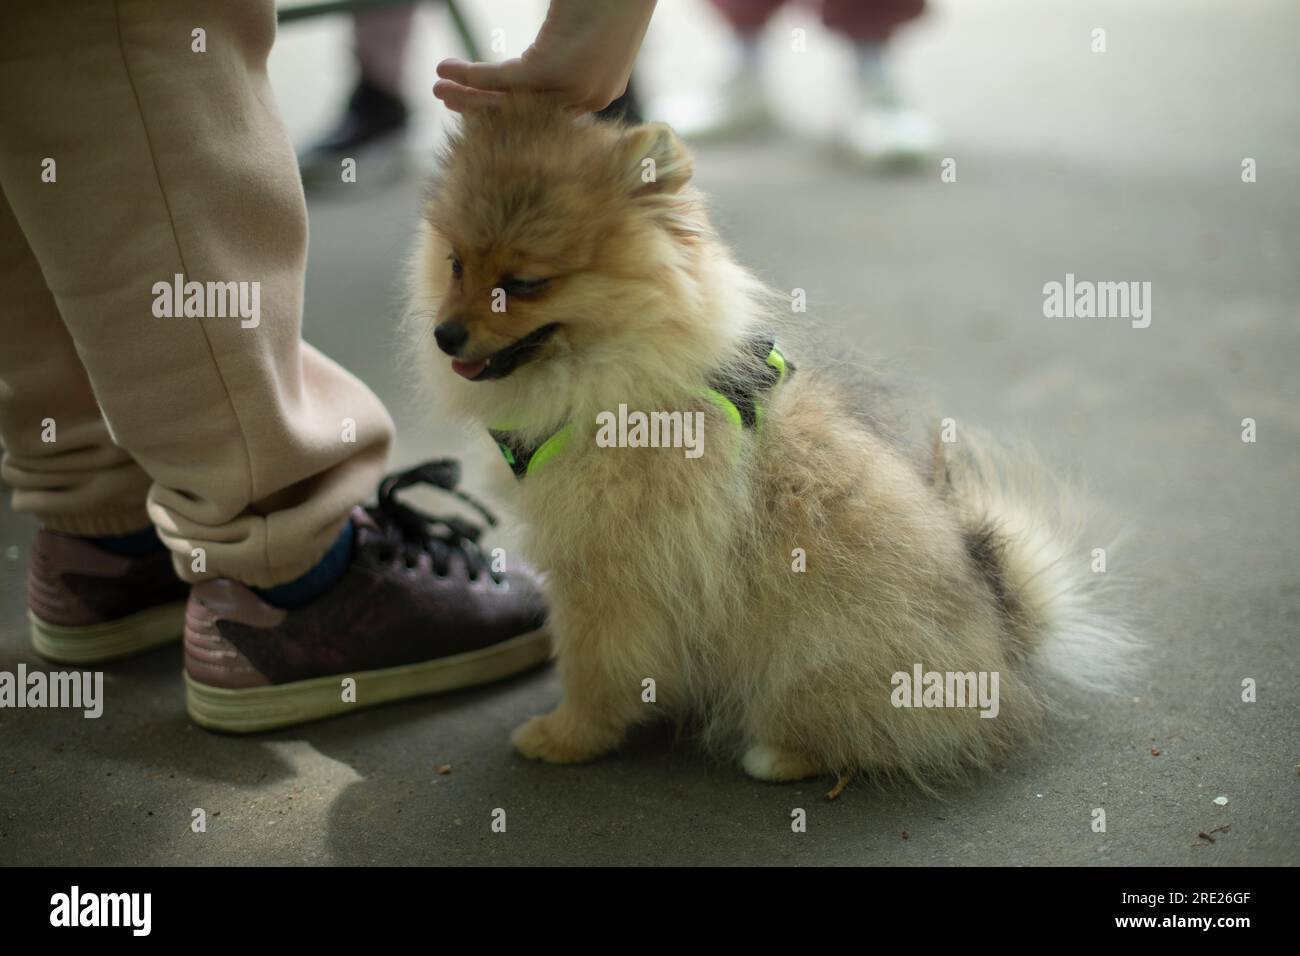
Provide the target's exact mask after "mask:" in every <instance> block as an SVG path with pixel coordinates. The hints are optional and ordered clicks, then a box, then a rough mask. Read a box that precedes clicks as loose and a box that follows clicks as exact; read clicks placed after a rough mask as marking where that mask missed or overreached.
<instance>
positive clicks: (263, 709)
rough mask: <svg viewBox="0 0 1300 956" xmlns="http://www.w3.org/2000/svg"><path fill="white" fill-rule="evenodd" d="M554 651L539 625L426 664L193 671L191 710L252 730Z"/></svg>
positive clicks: (193, 715)
mask: <svg viewBox="0 0 1300 956" xmlns="http://www.w3.org/2000/svg"><path fill="white" fill-rule="evenodd" d="M550 655H551V641H550V636H549V634H548V633H547V632H546V631H545V630H537V631H531V632H530V633H528V634H521V635H519V636H518V637H513V638H511V639H510V640H508V641H502V642H501V643H500V644H493V645H492V646H490V647H485V648H483V649H481V650H477V651H467V652H466V653H464V654H455V655H452V656H451V657H441V658H438V659H437V660H432V661H421V662H420V663H418V664H403V665H401V666H399V667H388V668H384V669H382V670H374V671H361V672H360V673H357V674H331V675H329V676H328V677H314V678H311V679H310V680H301V681H294V682H293V683H290V684H272V685H269V686H266V687H249V688H246V689H243V690H231V689H229V688H224V687H212V686H211V685H208V684H203V683H200V682H199V681H196V680H195V679H194V678H192V677H190V675H189V674H185V709H186V711H187V712H188V713H189V715H190V719H191V720H193V721H194V722H195V723H196V724H198V725H199V726H200V727H206V728H207V729H208V730H220V731H224V732H226V733H231V734H252V733H257V732H259V731H263V730H275V729H277V728H279V727H291V726H293V725H295V724H305V723H308V722H309V721H313V720H321V719H323V718H326V717H336V716H338V715H340V714H350V713H353V712H355V711H357V710H360V709H363V708H366V707H377V706H378V705H380V704H388V703H392V702H393V701H397V700H407V699H410V698H413V697H424V696H427V695H429V694H438V693H442V692H445V691H451V690H459V689H461V688H465V687H474V686H476V685H478V684H488V683H491V682H492V681H497V680H502V679H503V678H506V677H511V676H513V675H515V674H518V673H521V672H522V671H526V670H529V669H530V668H533V667H536V666H538V665H539V664H542V663H544V662H545V661H546V660H547V659H548V658H549V657H550ZM349 677H350V678H352V679H354V680H355V681H356V687H355V690H354V691H353V692H350V693H349V696H350V697H352V698H353V700H352V701H346V700H344V699H343V698H344V694H343V680H344V679H345V678H349Z"/></svg>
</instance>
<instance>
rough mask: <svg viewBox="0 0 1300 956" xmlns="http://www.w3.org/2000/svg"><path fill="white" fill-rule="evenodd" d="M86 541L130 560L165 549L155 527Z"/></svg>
mask: <svg viewBox="0 0 1300 956" xmlns="http://www.w3.org/2000/svg"><path fill="white" fill-rule="evenodd" d="M83 537H85V536H83ZM85 540H87V541H89V542H90V543H91V544H93V545H95V546H96V547H100V548H103V549H104V550H105V551H111V552H112V553H113V554H120V555H123V556H125V557H128V558H138V557H141V556H143V555H146V554H153V553H154V552H155V551H161V550H162V549H163V547H165V545H164V544H163V543H162V538H160V537H158V532H157V531H156V530H154V526H153V525H150V526H149V527H147V528H145V529H144V530H143V531H133V532H131V533H130V534H114V535H109V536H107V537H103V538H91V537H86V538H85Z"/></svg>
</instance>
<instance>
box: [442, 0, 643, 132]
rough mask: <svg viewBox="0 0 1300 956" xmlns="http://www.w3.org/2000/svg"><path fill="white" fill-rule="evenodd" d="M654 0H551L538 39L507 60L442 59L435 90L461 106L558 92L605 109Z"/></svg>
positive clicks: (580, 106) (628, 69)
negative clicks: (522, 94) (523, 93)
mask: <svg viewBox="0 0 1300 956" xmlns="http://www.w3.org/2000/svg"><path fill="white" fill-rule="evenodd" d="M654 8H655V0H617V2H614V0H551V5H550V8H549V9H548V10H547V11H546V21H545V22H544V23H543V24H542V28H541V30H539V31H538V33H537V38H536V39H535V40H533V42H532V44H531V45H530V46H529V47H528V49H527V50H525V51H524V52H523V55H522V56H519V57H516V58H515V59H512V60H506V61H504V62H502V63H466V62H465V61H464V60H455V59H452V60H443V61H442V62H441V63H439V64H438V76H439V77H441V79H439V80H438V82H437V83H435V84H434V86H433V93H434V95H435V96H437V97H438V99H440V100H442V101H443V102H444V103H446V104H447V106H448V107H449V108H450V109H453V110H455V111H456V112H458V113H459V112H461V111H463V110H467V109H475V108H477V107H482V106H486V105H490V104H491V103H493V102H494V101H495V100H497V99H499V98H500V97H502V96H505V95H507V94H508V93H510V92H515V91H530V90H531V91H536V92H544V93H553V94H555V95H556V96H557V97H559V98H560V100H562V101H563V102H564V103H566V104H567V105H569V106H571V107H573V108H574V109H576V110H580V111H582V112H595V111H597V110H601V109H604V108H605V107H606V106H608V105H609V104H610V103H612V102H613V101H614V100H616V99H618V97H620V96H622V95H623V91H624V90H626V89H627V81H628V77H629V76H631V75H632V64H633V63H634V62H635V61H636V54H637V51H638V50H639V49H640V48H641V41H642V39H644V37H645V31H646V27H647V26H649V24H650V15H651V14H652V13H654Z"/></svg>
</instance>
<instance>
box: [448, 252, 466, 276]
mask: <svg viewBox="0 0 1300 956" xmlns="http://www.w3.org/2000/svg"><path fill="white" fill-rule="evenodd" d="M447 258H448V259H450V260H451V274H452V277H453V278H455V279H459V278H460V276H461V273H462V272H464V271H465V269H464V267H463V266H461V264H460V260H459V259H457V258H456V257H455V256H448V257H447Z"/></svg>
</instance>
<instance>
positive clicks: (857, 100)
mask: <svg viewBox="0 0 1300 956" xmlns="http://www.w3.org/2000/svg"><path fill="white" fill-rule="evenodd" d="M710 2H711V3H712V4H713V6H714V7H715V8H716V9H717V10H718V12H719V13H721V14H722V16H723V17H724V18H725V20H726V21H727V23H728V24H729V26H730V27H731V30H732V32H733V34H734V36H735V38H736V41H737V43H738V46H739V63H738V65H737V67H736V69H735V70H734V71H733V72H732V74H731V75H730V76H729V77H727V79H726V80H724V81H723V83H722V84H721V85H720V86H719V87H717V88H716V89H714V90H708V91H704V92H693V93H691V94H689V95H683V96H676V97H669V98H666V99H665V100H664V101H663V102H662V103H660V104H659V105H658V107H657V108H656V110H655V113H656V114H657V115H656V118H659V119H662V120H664V121H665V122H667V123H668V124H669V125H670V126H672V127H673V128H674V129H676V130H677V132H678V133H679V134H680V135H682V136H683V137H685V138H687V139H695V140H700V141H702V140H709V139H724V138H729V137H736V136H741V135H745V134H747V133H752V132H756V131H758V130H762V129H766V128H768V127H770V126H771V125H772V124H773V119H774V118H773V114H772V108H771V104H770V102H769V101H768V98H767V96H766V94H765V92H764V87H763V63H762V51H761V49H760V41H761V39H762V34H763V30H764V29H765V28H766V26H767V25H768V22H769V21H770V20H771V18H772V16H773V15H774V14H775V13H776V12H777V11H778V10H780V9H781V7H782V6H784V5H785V3H786V0H710ZM818 5H819V6H820V9H821V18H822V22H823V23H824V24H825V25H826V27H827V28H828V29H830V30H831V31H833V32H835V33H837V34H840V35H841V36H844V37H846V38H847V39H848V40H850V41H851V42H852V44H853V48H854V54H855V63H856V76H855V78H854V80H853V83H852V98H851V101H850V107H849V110H848V112H847V114H846V115H845V116H844V117H843V118H842V119H841V120H840V121H839V122H838V124H837V129H836V135H835V141H836V145H837V146H838V148H839V149H840V150H841V151H842V152H843V153H844V154H845V155H847V156H849V157H850V158H851V159H854V160H856V161H859V162H862V163H864V164H868V165H888V164H899V163H902V164H906V163H910V162H919V161H921V160H924V159H926V158H927V157H928V156H930V155H931V154H932V153H933V151H934V150H935V149H936V148H937V147H938V144H939V133H938V130H937V129H936V128H935V126H934V124H933V123H932V122H931V121H930V120H929V119H928V118H927V117H925V116H924V115H922V114H921V113H918V112H917V111H915V110H913V109H910V108H908V107H907V106H906V104H905V103H904V101H903V98H902V96H901V95H900V93H899V91H898V87H897V85H896V83H895V82H894V78H893V76H892V75H891V73H890V70H889V69H888V66H887V63H886V54H887V51H888V46H889V41H890V39H891V38H892V37H893V36H894V33H895V31H896V30H897V29H898V28H899V27H900V26H902V25H903V24H904V23H907V22H909V21H911V20H914V19H916V18H917V17H919V16H920V15H921V13H922V12H923V11H924V9H925V0H820V2H819V4H818Z"/></svg>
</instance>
